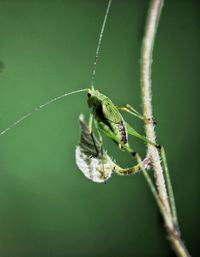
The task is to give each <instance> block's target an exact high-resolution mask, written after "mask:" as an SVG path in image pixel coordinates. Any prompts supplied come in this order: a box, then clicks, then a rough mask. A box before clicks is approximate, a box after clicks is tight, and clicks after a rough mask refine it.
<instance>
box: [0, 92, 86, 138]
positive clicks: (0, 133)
mask: <svg viewBox="0 0 200 257" xmlns="http://www.w3.org/2000/svg"><path fill="white" fill-rule="evenodd" d="M84 91H88V88H84V89H80V90H76V91H72V92H69V93H64V94H62V95H60V96H57V97H54V98H52V99H50V100H49V101H47V102H46V103H44V104H41V105H39V106H37V107H35V108H34V109H33V110H32V111H30V112H28V113H26V114H25V115H23V116H22V117H21V118H19V119H18V120H16V121H15V122H13V123H12V124H11V125H10V126H9V127H7V128H6V129H4V130H3V131H1V132H0V136H2V135H3V134H5V133H7V132H8V131H9V130H10V129H12V128H14V127H15V126H17V125H18V124H19V123H21V122H22V121H23V120H25V119H27V118H28V117H30V116H31V115H32V114H33V113H35V112H37V111H40V110H41V109H43V108H44V107H46V106H47V105H49V104H51V103H53V102H55V101H57V100H60V99H62V98H63V97H66V96H68V95H73V94H77V93H80V92H84Z"/></svg>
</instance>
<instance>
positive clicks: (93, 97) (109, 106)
mask: <svg viewBox="0 0 200 257" xmlns="http://www.w3.org/2000/svg"><path fill="white" fill-rule="evenodd" d="M111 2H112V0H109V1H108V6H107V9H106V13H105V16H104V20H103V24H102V28H101V31H100V35H99V41H98V45H97V49H96V55H95V60H94V66H93V71H92V80H91V88H85V89H80V90H77V91H73V92H70V93H65V94H63V95H61V96H58V97H55V98H53V99H51V100H49V101H47V102H46V103H44V104H42V105H40V106H37V107H36V108H34V109H33V110H32V111H30V112H28V113H27V114H25V115H23V116H22V117H21V118H20V119H18V120H17V121H15V122H14V123H12V124H11V125H10V126H9V127H7V128H6V129H5V130H3V131H1V132H0V136H2V135H3V134H5V133H7V132H8V131H9V130H10V129H12V128H13V127H15V126H16V125H18V124H20V123H21V122H22V121H23V120H25V119H26V118H28V117H30V116H31V115H32V114H33V113H35V112H37V111H39V110H41V109H42V108H44V107H46V106H47V105H49V104H51V103H53V102H55V101H58V100H60V99H62V98H64V97H66V96H69V95H72V94H77V93H81V92H85V91H87V96H88V99H87V102H88V105H89V108H90V109H91V114H90V119H89V124H88V126H86V125H84V126H85V128H86V127H87V129H85V131H86V130H88V132H87V133H86V132H84V133H85V141H82V143H81V144H80V149H79V150H80V154H82V155H79V157H80V156H82V159H84V160H87V161H86V162H85V165H86V166H87V168H89V169H90V170H91V169H92V168H93V167H94V166H95V165H94V163H96V168H95V170H96V171H97V170H98V174H99V176H97V177H99V178H100V179H99V181H95V182H104V181H106V180H107V179H108V177H109V176H110V175H109V174H111V173H112V172H113V170H114V171H116V172H117V173H118V174H131V173H135V172H137V171H138V170H140V168H139V166H138V165H135V166H133V167H131V168H127V169H123V168H120V167H119V166H118V165H117V164H116V163H114V162H113V161H112V160H111V158H110V157H109V156H108V154H106V151H105V150H104V149H103V140H102V136H101V132H103V133H104V134H105V135H106V136H108V137H109V138H111V139H112V140H113V141H114V142H115V143H117V145H118V146H119V148H120V149H122V150H125V151H127V152H128V153H130V154H131V155H133V156H134V155H136V152H135V151H134V149H133V148H131V147H130V145H129V141H128V135H133V136H135V137H138V138H140V139H141V140H143V141H145V142H148V143H151V144H153V145H155V144H154V143H153V142H150V141H149V140H148V139H147V138H146V137H145V136H143V135H141V134H139V133H138V132H137V131H136V130H134V128H132V127H131V126H130V125H129V124H128V123H127V122H126V121H125V119H124V118H123V116H122V114H121V111H127V112H129V113H130V114H132V115H134V116H136V117H138V118H139V119H142V120H144V117H143V116H142V115H141V114H140V113H138V112H137V111H136V110H135V109H134V108H133V107H131V106H130V105H126V106H122V107H118V106H116V105H115V104H114V103H113V102H112V101H111V99H110V98H109V97H107V96H105V95H104V94H102V93H100V92H99V91H98V90H95V89H94V79H95V75H96V67H97V61H98V56H99V51H100V46H101V42H102V36H103V33H104V29H105V25H106V21H107V18H108V14H109V10H110V7H111ZM80 122H82V123H81V124H82V130H81V131H82V132H81V133H83V131H84V130H83V127H84V126H83V124H84V122H83V120H82V121H80ZM93 123H94V124H95V127H96V129H97V133H98V138H99V140H97V139H96V137H95V135H94V133H93ZM88 141H89V142H90V144H89V145H90V152H89V153H87V152H85V150H84V149H85V148H86V147H87V143H86V142H88ZM91 149H92V150H91ZM81 151H82V152H81ZM92 161H93V163H92ZM144 163H145V164H146V166H147V163H148V162H147V161H146V162H144ZM86 166H85V169H86ZM79 168H80V167H79ZM81 170H82V171H84V167H82V169H81ZM93 170H94V169H93ZM93 173H94V171H93ZM106 174H107V175H106ZM97 180H98V179H97Z"/></svg>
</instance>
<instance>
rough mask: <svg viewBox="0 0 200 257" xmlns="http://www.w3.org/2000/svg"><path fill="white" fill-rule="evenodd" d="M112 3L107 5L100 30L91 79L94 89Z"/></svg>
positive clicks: (110, 0)
mask: <svg viewBox="0 0 200 257" xmlns="http://www.w3.org/2000/svg"><path fill="white" fill-rule="evenodd" d="M111 3H112V0H109V1H108V5H107V9H106V13H105V16H104V20H103V24H102V27H101V32H100V35H99V41H98V44H97V49H96V55H95V59H94V64H93V71H92V81H91V87H92V89H94V79H95V75H96V68H97V62H98V57H99V50H100V47H101V41H102V37H103V33H104V29H105V26H106V21H107V18H108V14H109V11H110V6H111Z"/></svg>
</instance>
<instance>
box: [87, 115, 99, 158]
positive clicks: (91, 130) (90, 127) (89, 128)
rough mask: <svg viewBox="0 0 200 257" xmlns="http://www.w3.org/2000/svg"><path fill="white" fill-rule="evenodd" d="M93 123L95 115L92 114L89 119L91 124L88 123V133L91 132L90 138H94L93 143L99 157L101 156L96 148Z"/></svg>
mask: <svg viewBox="0 0 200 257" xmlns="http://www.w3.org/2000/svg"><path fill="white" fill-rule="evenodd" d="M93 121H94V115H93V113H90V118H89V123H88V131H89V134H90V136H91V138H92V141H93V143H94V148H95V150H96V156H98V155H99V150H98V148H97V146H96V143H95V140H94V136H93Z"/></svg>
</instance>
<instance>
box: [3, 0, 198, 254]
mask: <svg viewBox="0 0 200 257" xmlns="http://www.w3.org/2000/svg"><path fill="white" fill-rule="evenodd" d="M106 4H107V1H102V0H65V1H64V0H62V1H61V0H58V1H53V0H52V1H50V0H49V1H48V0H46V1H45V0H40V1H39V0H38V1H37V0H27V1H25V0H24V1H20V0H15V1H14V0H12V1H11V0H0V72H1V73H0V110H1V114H0V130H3V129H4V128H6V127H7V126H8V125H9V124H10V123H11V122H13V121H15V120H16V119H18V118H19V117H21V115H23V114H25V113H27V112H28V111H29V110H31V109H33V108H34V107H35V106H37V105H39V104H42V103H44V102H45V101H47V100H49V99H51V98H53V97H55V96H58V95H61V94H62V93H64V92H68V91H72V90H76V89H81V88H85V87H88V86H89V85H90V81H91V72H92V65H93V60H94V55H95V51H96V46H97V41H98V36H99V31H100V28H101V24H102V20H103V16H104V13H105V8H106ZM147 8H148V1H139V0H138V1H134V0H130V1H128V0H125V1H120V0H114V1H113V5H112V8H111V12H110V16H109V19H108V23H107V26H106V31H105V34H104V38H103V45H102V48H101V54H100V58H99V63H98V67H97V76H96V81H95V85H96V88H98V89H99V90H100V91H101V92H104V94H106V95H108V96H109V97H111V98H112V100H113V102H114V103H116V104H118V105H122V104H125V103H130V104H132V105H133V106H134V107H135V108H136V109H138V110H141V97H140V84H139V80H140V79H139V77H140V76H139V60H140V46H141V40H142V35H143V29H144V24H145V17H146V12H147ZM199 29H200V23H199V4H198V1H186V0H185V1H178V0H177V1H176V0H175V1H172V0H171V1H166V4H165V7H164V9H163V15H162V18H161V22H160V27H159V30H158V35H157V38H156V45H155V51H154V62H153V78H152V81H153V104H154V116H155V119H156V120H157V123H158V125H157V127H156V132H157V135H158V141H159V142H160V143H162V144H163V145H164V146H165V147H166V151H167V157H168V161H169V166H170V172H171V177H172V181H173V186H174V192H175V196H176V202H177V208H178V215H179V222H180V226H181V229H182V235H183V238H184V241H185V242H186V244H187V246H188V248H189V250H190V251H191V253H192V254H193V256H198V254H199V250H198V247H197V242H198V230H197V226H198V225H199V224H198V218H199V192H198V184H199V179H200V173H199V147H198V143H199V108H198V100H199V96H198V95H199V86H198V84H197V83H198V80H197V78H198V72H199V59H200V56H199V43H200V42H199V41H200V40H199ZM80 113H84V114H85V116H86V117H88V114H89V110H88V107H87V103H86V93H81V94H79V95H73V96H70V97H68V98H65V99H63V100H62V101H59V102H56V103H54V104H52V105H50V106H48V107H47V108H46V109H43V110H42V111H40V112H37V113H36V114H34V115H33V116H32V117H31V118H29V119H27V120H26V121H24V122H23V123H21V124H20V125H19V126H17V127H15V129H13V130H11V131H9V133H7V134H6V135H4V136H2V137H1V138H0V255H1V256H2V257H36V256H37V257H55V256H56V257H64V256H69V257H101V256H104V257H106V256H115V257H123V256H126V257H130V256H132V257H133V256H139V257H140V256H141V257H145V256H148V257H149V256H152V257H154V256H174V255H173V252H172V251H171V248H170V246H169V243H168V241H167V237H166V234H165V231H164V228H163V225H162V220H161V217H160V215H159V212H158V209H157V206H156V204H155V202H154V200H153V197H152V195H151V193H150V191H149V189H148V187H147V185H146V182H145V180H144V178H143V176H142V174H140V175H135V176H131V177H129V176H128V177H119V176H116V175H113V177H112V178H111V179H110V180H109V182H108V184H106V185H104V184H95V183H92V182H91V181H89V180H87V179H86V178H85V177H84V176H83V174H82V173H81V172H80V171H79V170H78V169H77V167H76V164H75V157H74V151H75V147H76V145H77V144H78V141H79V124H78V116H79V114H80ZM125 117H126V118H127V119H128V120H129V122H130V123H131V124H133V125H134V127H135V128H137V129H138V130H139V131H140V132H142V130H143V128H142V123H141V122H140V121H138V120H136V119H135V118H132V117H131V118H130V117H129V116H128V115H125ZM104 141H105V146H106V148H107V149H108V150H109V153H110V154H111V155H112V156H113V157H114V158H115V159H116V160H117V161H118V162H119V163H120V164H121V165H122V166H123V167H127V166H130V165H132V164H133V162H132V159H131V157H129V156H128V155H127V154H125V153H123V152H121V151H119V150H118V148H117V147H116V145H114V144H113V143H112V142H111V141H110V140H108V139H104ZM130 141H131V145H134V147H135V148H136V149H137V151H139V152H140V153H141V154H144V151H145V147H144V144H143V143H142V142H140V141H138V140H137V139H134V138H133V139H132V138H131V139H130Z"/></svg>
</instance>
